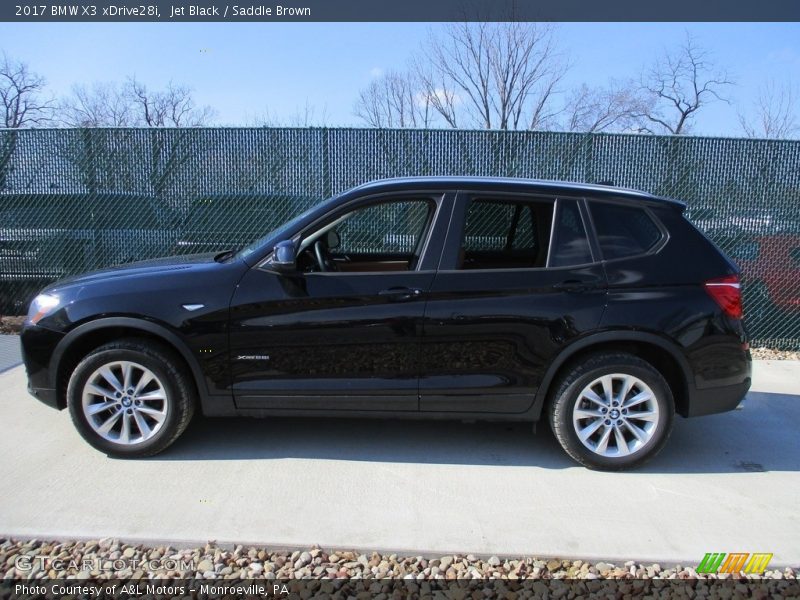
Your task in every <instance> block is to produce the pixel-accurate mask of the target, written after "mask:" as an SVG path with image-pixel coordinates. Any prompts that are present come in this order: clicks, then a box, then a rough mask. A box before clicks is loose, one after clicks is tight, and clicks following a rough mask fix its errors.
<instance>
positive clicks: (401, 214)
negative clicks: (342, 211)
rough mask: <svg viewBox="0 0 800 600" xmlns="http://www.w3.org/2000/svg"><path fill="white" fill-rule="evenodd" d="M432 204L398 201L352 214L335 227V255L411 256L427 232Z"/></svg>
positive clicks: (377, 205) (374, 205)
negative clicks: (336, 236)
mask: <svg viewBox="0 0 800 600" xmlns="http://www.w3.org/2000/svg"><path fill="white" fill-rule="evenodd" d="M429 212H430V203H429V202H428V201H427V200H398V201H395V202H386V203H383V204H373V205H371V206H367V207H365V208H362V209H360V210H356V211H354V212H352V213H350V215H349V216H347V217H346V218H345V219H344V220H342V221H341V222H340V223H339V224H338V225H337V226H336V232H337V233H338V234H339V245H338V246H337V247H336V248H335V249H334V252H335V253H336V254H348V255H349V254H412V253H413V252H414V251H415V250H416V248H417V244H418V242H419V240H420V238H421V237H422V235H423V234H424V233H425V225H426V223H427V222H428V214H429Z"/></svg>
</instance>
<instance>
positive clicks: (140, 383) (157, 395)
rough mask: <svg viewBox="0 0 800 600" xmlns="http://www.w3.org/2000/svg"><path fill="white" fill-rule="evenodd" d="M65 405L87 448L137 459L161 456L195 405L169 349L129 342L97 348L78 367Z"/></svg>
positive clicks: (185, 376)
mask: <svg viewBox="0 0 800 600" xmlns="http://www.w3.org/2000/svg"><path fill="white" fill-rule="evenodd" d="M67 404H68V406H69V411H70V415H71V416H72V421H73V423H74V424H75V427H76V428H77V430H78V432H79V433H80V434H81V435H82V436H83V438H84V439H85V440H86V441H87V442H89V443H90V444H91V445H92V446H94V447H95V448H97V449H98V450H101V451H103V452H106V453H107V454H110V455H113V456H118V457H141V456H150V455H153V454H156V453H158V452H161V451H162V450H164V449H165V448H166V447H167V446H169V445H170V444H172V442H174V441H175V440H176V439H177V438H178V436H179V435H180V434H181V433H183V431H184V429H186V426H187V425H188V424H189V421H190V419H191V417H192V414H193V412H194V404H195V401H194V391H193V385H192V382H191V379H190V377H189V375H188V373H186V369H185V367H184V366H183V364H182V363H181V362H180V360H179V359H178V358H177V357H176V356H175V354H174V353H173V352H172V351H170V350H169V349H167V348H165V347H163V346H160V345H158V344H154V343H151V342H148V341H146V340H137V339H130V340H121V341H118V342H111V343H109V344H105V345H103V346H100V347H99V348H97V349H95V350H93V351H92V352H91V353H90V354H89V355H87V356H86V357H85V358H84V359H83V360H82V361H81V362H80V363H79V364H78V366H77V367H76V368H75V370H74V371H73V373H72V376H71V377H70V381H69V385H68V387H67Z"/></svg>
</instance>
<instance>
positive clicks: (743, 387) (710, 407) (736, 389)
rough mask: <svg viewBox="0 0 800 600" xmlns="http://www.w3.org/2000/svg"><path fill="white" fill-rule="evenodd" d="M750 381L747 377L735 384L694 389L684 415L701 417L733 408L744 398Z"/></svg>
mask: <svg viewBox="0 0 800 600" xmlns="http://www.w3.org/2000/svg"><path fill="white" fill-rule="evenodd" d="M750 383H751V380H750V378H749V377H748V378H747V379H745V381H743V382H742V383H737V384H735V385H726V386H721V387H712V388H706V389H702V390H697V389H696V390H694V392H693V393H692V396H691V401H690V402H689V412H688V414H687V415H686V416H687V417H702V416H704V415H713V414H716V413H721V412H727V411H729V410H733V409H735V408H736V407H737V406H739V403H740V402H741V401H742V400H744V397H745V395H746V394H747V390H749V389H750Z"/></svg>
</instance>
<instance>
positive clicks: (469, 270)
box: [420, 192, 606, 413]
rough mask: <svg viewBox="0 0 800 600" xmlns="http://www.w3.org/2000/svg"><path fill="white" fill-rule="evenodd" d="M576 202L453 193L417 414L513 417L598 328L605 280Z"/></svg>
mask: <svg viewBox="0 0 800 600" xmlns="http://www.w3.org/2000/svg"><path fill="white" fill-rule="evenodd" d="M587 223H588V217H587V215H586V208H585V205H584V202H583V200H582V199H574V198H555V197H541V196H522V195H500V194H487V193H480V194H478V193H463V192H462V193H459V194H458V197H457V199H456V206H455V210H454V213H453V217H452V221H451V227H450V230H449V232H448V237H447V239H446V241H445V248H444V252H443V255H442V263H441V265H440V269H439V272H438V273H437V276H436V279H435V280H434V282H433V284H432V286H431V292H430V296H429V299H428V303H427V306H426V310H425V319H424V325H423V343H422V359H421V377H420V409H421V410H423V411H430V412H453V411H458V412H477V413H519V412H524V411H525V410H527V409H528V408H529V407H530V406H531V404H532V403H533V399H534V395H535V393H536V390H537V389H538V386H539V384H540V382H541V379H542V377H543V375H544V371H545V369H546V368H547V366H548V365H549V364H550V362H551V361H552V359H553V358H554V356H555V355H556V354H557V353H558V352H559V351H560V349H561V348H563V347H564V346H565V345H566V344H568V343H569V342H570V341H571V340H573V339H574V338H576V337H578V336H580V335H581V334H582V333H584V332H586V331H590V330H592V329H594V328H596V327H597V325H598V324H599V322H600V318H601V316H602V312H603V307H604V304H605V295H606V281H605V276H604V272H603V268H602V265H601V264H600V263H599V261H598V260H597V255H596V249H595V248H593V244H592V243H590V240H589V236H588V235H587V230H588V226H587Z"/></svg>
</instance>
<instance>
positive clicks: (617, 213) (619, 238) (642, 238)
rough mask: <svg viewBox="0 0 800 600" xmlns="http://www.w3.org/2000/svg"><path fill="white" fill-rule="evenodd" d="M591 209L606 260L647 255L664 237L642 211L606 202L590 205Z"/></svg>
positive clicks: (599, 242) (598, 239)
mask: <svg viewBox="0 0 800 600" xmlns="http://www.w3.org/2000/svg"><path fill="white" fill-rule="evenodd" d="M589 205H590V207H591V211H592V220H593V221H594V228H595V231H596V232H597V242H598V244H599V245H600V250H601V251H602V253H603V258H604V259H606V260H611V259H614V258H623V257H627V256H636V255H638V254H645V253H647V252H648V251H649V250H651V249H652V248H653V247H655V246H656V244H658V243H659V242H660V241H661V238H662V237H663V235H664V234H663V233H662V232H661V229H660V228H659V227H658V225H656V223H655V222H654V221H653V219H652V217H650V215H649V214H648V212H647V211H646V210H644V209H642V208H638V207H635V206H625V205H623V204H609V203H605V202H590V203H589Z"/></svg>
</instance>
